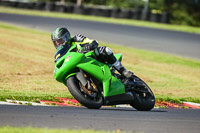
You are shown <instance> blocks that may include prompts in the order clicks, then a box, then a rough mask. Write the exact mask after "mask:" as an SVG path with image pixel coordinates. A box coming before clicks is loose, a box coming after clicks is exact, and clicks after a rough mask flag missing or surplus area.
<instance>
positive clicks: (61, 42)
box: [53, 33, 71, 48]
mask: <svg viewBox="0 0 200 133" xmlns="http://www.w3.org/2000/svg"><path fill="white" fill-rule="evenodd" d="M70 38H71V37H70V34H69V33H66V34H64V35H63V36H62V37H60V38H58V39H54V40H53V43H54V46H55V47H56V48H58V47H59V46H62V45H64V44H65V43H67V42H68V41H69V40H70Z"/></svg>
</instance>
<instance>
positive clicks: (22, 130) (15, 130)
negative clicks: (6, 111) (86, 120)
mask: <svg viewBox="0 0 200 133" xmlns="http://www.w3.org/2000/svg"><path fill="white" fill-rule="evenodd" d="M118 132H120V130H119V131H118V130H116V131H112V132H111V131H110V132H109V131H95V130H90V129H87V130H81V129H79V130H72V129H49V128H33V127H10V126H5V127H0V133H118Z"/></svg>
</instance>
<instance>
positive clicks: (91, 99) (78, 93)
mask: <svg viewBox="0 0 200 133" xmlns="http://www.w3.org/2000/svg"><path fill="white" fill-rule="evenodd" d="M66 83H67V87H68V89H69V91H70V93H71V94H72V96H73V97H74V98H75V99H76V100H77V101H78V102H80V103H81V104H82V105H84V106H86V107H87V108H89V109H99V108H101V106H102V104H103V98H102V96H101V95H100V93H98V92H97V91H96V92H93V91H87V90H86V89H85V88H84V86H82V85H81V83H80V81H79V80H78V79H77V78H76V77H75V76H71V77H69V78H68V79H67V81H66Z"/></svg>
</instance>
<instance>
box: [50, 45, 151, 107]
mask: <svg viewBox="0 0 200 133" xmlns="http://www.w3.org/2000/svg"><path fill="white" fill-rule="evenodd" d="M75 49H76V46H75V45H72V46H71V47H69V48H68V49H67V51H66V53H64V54H63V55H62V56H60V57H59V60H58V61H57V62H56V64H55V69H54V73H53V75H54V78H55V79H56V80H57V81H59V82H61V83H63V84H65V85H66V86H67V87H68V90H69V92H70V93H71V94H72V96H73V97H74V98H75V99H76V100H77V101H78V102H79V103H81V104H82V105H84V106H85V107H87V108H89V109H99V108H101V106H102V105H104V106H106V105H117V104H130V105H131V106H132V107H133V108H135V109H137V110H139V111H149V110H151V109H152V108H153V107H154V105H155V97H154V94H153V92H152V91H151V89H150V88H149V86H148V85H147V84H146V83H145V82H144V81H143V80H141V79H140V78H139V77H137V76H136V75H133V76H132V77H130V78H125V77H124V76H122V75H120V74H118V73H117V72H116V71H115V69H114V68H113V67H112V65H110V64H104V63H102V62H100V61H98V60H96V59H95V55H94V52H92V51H89V52H86V53H79V52H75ZM114 56H115V57H116V58H117V60H119V61H121V60H122V54H121V53H119V54H114Z"/></svg>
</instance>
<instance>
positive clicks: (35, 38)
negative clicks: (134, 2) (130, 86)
mask: <svg viewBox="0 0 200 133" xmlns="http://www.w3.org/2000/svg"><path fill="white" fill-rule="evenodd" d="M100 44H102V45H106V46H109V47H111V48H112V49H113V51H114V52H115V53H119V52H121V53H123V64H124V65H125V66H126V68H127V69H130V70H132V71H133V72H134V73H135V74H136V75H138V76H139V77H141V78H142V79H143V80H144V81H146V82H147V84H148V85H149V86H150V87H151V88H152V90H153V92H154V93H155V95H156V99H157V100H167V101H181V100H184V101H193V102H198V103H200V94H199V92H200V61H196V60H189V59H185V58H181V57H176V56H172V55H168V54H163V53H156V52H150V51H145V50H138V49H133V48H128V47H122V46H117V45H111V44H105V43H101V42H100ZM55 52H56V50H55V48H54V46H53V44H52V42H51V39H50V33H47V32H42V31H36V30H32V29H28V28H22V27H17V26H13V25H9V24H5V23H0V67H1V69H0V100H5V99H6V98H9V99H17V100H28V101H39V100H41V99H43V100H52V99H54V97H67V98H72V96H71V95H70V94H69V92H68V90H67V89H66V87H65V86H64V85H62V84H60V83H58V82H56V81H55V80H54V78H53V74H52V73H53V69H54V54H55Z"/></svg>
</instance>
